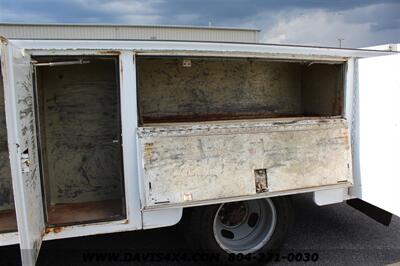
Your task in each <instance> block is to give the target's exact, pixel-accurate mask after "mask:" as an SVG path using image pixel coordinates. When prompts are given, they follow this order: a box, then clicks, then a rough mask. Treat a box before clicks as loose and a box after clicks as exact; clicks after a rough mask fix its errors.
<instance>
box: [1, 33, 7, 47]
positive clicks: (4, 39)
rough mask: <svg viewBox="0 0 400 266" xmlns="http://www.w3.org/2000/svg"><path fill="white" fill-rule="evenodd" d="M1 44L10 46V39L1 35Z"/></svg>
mask: <svg viewBox="0 0 400 266" xmlns="http://www.w3.org/2000/svg"><path fill="white" fill-rule="evenodd" d="M0 43H2V44H4V45H7V44H8V39H7V38H6V37H4V36H1V35H0Z"/></svg>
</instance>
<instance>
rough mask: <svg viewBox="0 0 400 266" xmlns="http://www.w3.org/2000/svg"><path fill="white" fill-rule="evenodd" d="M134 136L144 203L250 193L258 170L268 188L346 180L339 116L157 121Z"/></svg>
mask: <svg viewBox="0 0 400 266" xmlns="http://www.w3.org/2000/svg"><path fill="white" fill-rule="evenodd" d="M139 138H140V148H141V151H142V154H143V168H144V169H143V172H144V187H145V190H146V200H147V202H146V205H147V206H154V205H156V204H157V203H163V202H164V204H168V203H171V204H173V203H182V202H184V196H185V194H186V195H189V194H190V195H191V197H192V200H193V201H197V200H209V199H218V198H224V197H235V196H245V195H253V194H256V185H255V174H254V170H256V169H266V172H267V178H268V182H267V183H268V190H269V191H270V192H276V191H284V190H289V189H299V188H308V187H316V186H323V185H333V184H337V183H338V182H340V181H350V182H351V181H352V177H351V169H350V165H351V157H350V146H349V141H348V129H347V126H346V122H345V121H343V120H341V119H314V120H304V119H293V120H290V119H286V120H284V121H283V122H282V121H279V120H278V121H277V120H273V121H269V120H268V119H267V120H259V121H256V120H254V121H253V122H236V123H235V122H224V123H222V122H214V123H211V124H207V123H204V124H201V125H199V124H197V125H184V124H183V125H182V124H181V125H179V124H177V125H172V124H170V125H167V126H162V125H157V126H154V127H143V128H141V129H140V130H139ZM186 198H187V197H186ZM166 202H168V203H166Z"/></svg>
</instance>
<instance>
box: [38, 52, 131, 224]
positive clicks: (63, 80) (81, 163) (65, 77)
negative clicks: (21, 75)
mask: <svg viewBox="0 0 400 266" xmlns="http://www.w3.org/2000/svg"><path fill="white" fill-rule="evenodd" d="M34 59H35V60H36V61H37V63H36V106H37V108H36V109H37V112H36V113H37V118H36V121H37V124H38V125H37V128H38V132H39V135H40V137H39V146H40V147H39V148H40V157H41V160H40V161H41V172H42V183H43V188H44V189H43V191H44V195H45V199H44V200H45V206H46V214H47V225H48V226H60V225H70V224H78V223H89V222H99V221H109V220H118V219H123V218H124V217H125V215H126V214H125V198H124V188H123V168H122V139H121V125H120V106H119V99H120V97H119V66H118V57H113V56H101V57H100V56H92V57H37V58H34ZM48 62H51V63H52V64H53V66H50V64H48Z"/></svg>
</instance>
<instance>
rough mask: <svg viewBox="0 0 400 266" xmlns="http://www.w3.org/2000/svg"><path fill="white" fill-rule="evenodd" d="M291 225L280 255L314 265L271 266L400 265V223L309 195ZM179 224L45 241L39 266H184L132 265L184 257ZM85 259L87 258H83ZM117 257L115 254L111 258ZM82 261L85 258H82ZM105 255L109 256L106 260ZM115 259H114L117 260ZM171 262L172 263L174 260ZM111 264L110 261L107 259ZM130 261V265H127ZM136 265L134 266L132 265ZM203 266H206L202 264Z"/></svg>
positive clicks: (10, 260)
mask: <svg viewBox="0 0 400 266" xmlns="http://www.w3.org/2000/svg"><path fill="white" fill-rule="evenodd" d="M294 203H295V210H296V220H295V225H294V228H293V229H292V231H291V234H290V235H289V236H288V239H287V241H286V244H285V245H284V248H283V251H282V252H281V256H287V255H289V254H290V253H295V254H296V253H301V254H303V256H304V254H305V253H316V254H318V260H317V262H307V263H304V262H302V263H298V262H288V259H280V261H279V262H273V263H272V264H273V265H294V264H296V265H302V264H304V265H310V264H311V265H386V264H392V263H395V262H400V218H398V217H394V218H393V221H392V224H391V225H390V226H389V227H386V226H383V225H381V224H379V223H376V222H375V221H373V220H371V219H370V218H368V217H366V216H364V215H363V214H361V213H359V212H358V211H356V210H354V209H352V208H351V207H349V206H347V205H346V204H335V205H331V206H324V207H318V206H316V205H315V204H313V202H312V199H311V197H310V195H298V196H295V197H294ZM182 250H185V244H184V240H183V236H182V227H181V226H180V225H178V226H173V227H168V228H163V229H154V230H146V231H138V232H127V233H118V234H109V235H101V236H92V237H81V238H75V239H65V240H57V241H48V242H45V243H43V246H42V250H41V253H40V257H39V261H38V265H39V266H44V265H146V266H148V265H189V264H188V263H183V262H180V263H179V262H174V261H172V262H166V261H163V262H150V261H144V260H145V259H144V258H143V257H142V259H141V261H142V262H137V261H138V257H134V256H136V255H137V254H142V255H143V254H152V253H154V252H156V253H161V254H164V255H165V254H171V253H172V254H175V255H176V254H178V255H182V254H185V252H182ZM104 251H105V252H106V253H107V254H114V255H111V256H119V257H118V258H119V259H120V258H121V256H122V257H123V260H126V261H127V262H125V263H122V262H110V261H109V262H106V261H107V259H106V261H105V262H99V261H97V262H95V261H93V262H88V261H86V262H84V260H85V258H86V259H88V258H89V257H88V256H92V255H93V254H102V253H103V254H104ZM88 254H89V255H88ZM115 254H116V255H115ZM189 255H191V254H190V253H189ZM85 256H86V257H85ZM108 256H110V255H108ZM119 259H117V260H119ZM170 259H171V260H174V259H176V258H175V257H174V255H172V257H170ZM111 260H112V258H111ZM15 261H19V251H18V246H11V247H3V248H1V249H0V265H18V263H15ZM128 261H129V262H128ZM134 261H135V262H134ZM202 265H205V263H202Z"/></svg>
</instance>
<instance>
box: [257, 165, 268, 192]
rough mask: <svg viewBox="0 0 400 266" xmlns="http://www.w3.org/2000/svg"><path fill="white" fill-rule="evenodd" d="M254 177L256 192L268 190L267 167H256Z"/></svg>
mask: <svg viewBox="0 0 400 266" xmlns="http://www.w3.org/2000/svg"><path fill="white" fill-rule="evenodd" d="M254 177H255V181H256V192H257V193H262V192H267V191H268V182H267V169H265V168H264V169H256V170H254Z"/></svg>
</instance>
